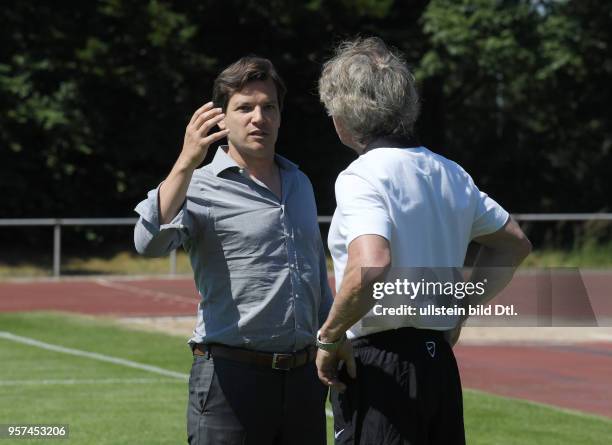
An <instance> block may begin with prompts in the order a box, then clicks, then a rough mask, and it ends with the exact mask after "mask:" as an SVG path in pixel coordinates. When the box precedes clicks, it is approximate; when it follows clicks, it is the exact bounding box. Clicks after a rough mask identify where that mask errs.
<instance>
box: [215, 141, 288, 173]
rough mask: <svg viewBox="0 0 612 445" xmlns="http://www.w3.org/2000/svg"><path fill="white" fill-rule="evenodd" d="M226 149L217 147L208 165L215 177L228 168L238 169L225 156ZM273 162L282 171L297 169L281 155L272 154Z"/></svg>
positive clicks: (230, 159)
mask: <svg viewBox="0 0 612 445" xmlns="http://www.w3.org/2000/svg"><path fill="white" fill-rule="evenodd" d="M227 149H228V146H227V145H221V146H219V148H218V149H217V152H216V153H215V157H214V158H213V160H212V162H211V163H210V166H211V167H212V170H213V173H214V174H215V176H219V174H220V173H221V172H223V171H225V170H228V169H230V168H235V169H239V168H240V166H239V165H238V164H237V163H236V161H234V159H233V158H232V157H231V156H230V155H229V154H227ZM274 160H275V161H276V163H277V165H278V166H279V167H280V168H282V169H283V170H288V171H291V170H297V168H298V166H297V164H294V163H293V162H291V161H290V160H288V159H287V158H284V157H282V156H281V155H279V154H276V153H275V154H274Z"/></svg>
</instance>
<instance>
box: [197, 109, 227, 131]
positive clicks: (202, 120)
mask: <svg viewBox="0 0 612 445" xmlns="http://www.w3.org/2000/svg"><path fill="white" fill-rule="evenodd" d="M220 114H223V111H222V110H221V108H213V109H212V110H208V111H205V112H204V113H202V114H200V115H199V116H198V118H197V119H196V120H195V121H194V122H193V124H191V125H192V127H193V129H194V130H196V131H199V130H201V129H202V128H203V125H205V124H206V123H208V122H209V121H210V120H211V119H213V118H215V117H217V116H219V115H220Z"/></svg>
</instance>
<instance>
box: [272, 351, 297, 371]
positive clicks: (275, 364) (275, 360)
mask: <svg viewBox="0 0 612 445" xmlns="http://www.w3.org/2000/svg"><path fill="white" fill-rule="evenodd" d="M292 358H293V354H277V353H274V354H273V355H272V369H278V370H281V371H289V370H290V369H291V363H290V360H291V359H292ZM285 360H287V361H286V362H285V363H286V364H285V365H284V366H283V363H282V362H283V361H285Z"/></svg>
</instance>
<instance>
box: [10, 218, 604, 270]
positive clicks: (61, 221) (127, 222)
mask: <svg viewBox="0 0 612 445" xmlns="http://www.w3.org/2000/svg"><path fill="white" fill-rule="evenodd" d="M512 216H513V218H514V219H516V220H517V221H612V213H517V214H513V215H512ZM331 218H332V217H331V216H327V215H324V216H319V217H318V222H319V224H325V223H329V222H331ZM136 221H138V218H5V219H0V227H24V226H52V227H53V276H54V277H59V276H60V275H61V263H62V257H61V254H62V227H63V226H133V225H135V224H136ZM169 269H170V270H169V272H170V275H175V274H176V250H174V251H172V252H171V253H170V266H169Z"/></svg>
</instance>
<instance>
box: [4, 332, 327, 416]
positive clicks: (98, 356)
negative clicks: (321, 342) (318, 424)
mask: <svg viewBox="0 0 612 445" xmlns="http://www.w3.org/2000/svg"><path fill="white" fill-rule="evenodd" d="M0 338H4V339H5V340H10V341H14V342H16V343H23V344H26V345H30V346H35V347H37V348H41V349H46V350H48V351H55V352H62V353H64V354H70V355H76V356H77V357H87V358H91V359H94V360H99V361H102V362H108V363H114V364H116V365H122V366H127V367H128V368H136V369H142V370H143V371H149V372H153V373H155V374H161V375H165V376H167V377H173V378H175V379H179V380H185V381H187V380H189V375H187V374H182V373H180V372H174V371H169V370H167V369H163V368H158V367H157V366H151V365H145V364H143V363H138V362H133V361H131V360H126V359H123V358H117V357H111V356H110V355H104V354H98V353H97V352H88V351H81V350H80V349H72V348H66V347H64V346H58V345H52V344H51V343H45V342H42V341H39V340H35V339H33V338H28V337H22V336H20V335H15V334H11V333H10V332H0ZM106 380H107V381H110V380H118V381H117V382H116V383H121V382H119V380H122V381H127V380H130V379H106ZM132 380H139V379H132ZM140 380H147V382H148V380H149V379H140ZM44 381H45V380H40V381H38V382H44ZM99 381H101V380H98V382H99ZM5 382H7V381H5ZM5 382H0V386H2V385H4V384H5ZM8 382H9V383H6V384H7V385H8V384H11V383H10V381H8ZM15 382H19V381H18V380H15ZM21 382H24V381H23V380H22V381H21ZM48 382H61V380H55V381H52V380H48ZM63 382H66V380H64V381H63ZM74 382H75V383H68V384H77V383H81V382H86V380H80V381H79V380H74ZM24 384H27V383H24ZM32 384H34V383H32ZM46 384H54V383H46ZM60 384H61V383H60ZM64 384H66V383H64ZM325 414H326V415H327V417H329V418H333V413H332V411H331V410H330V409H329V408H326V409H325Z"/></svg>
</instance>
